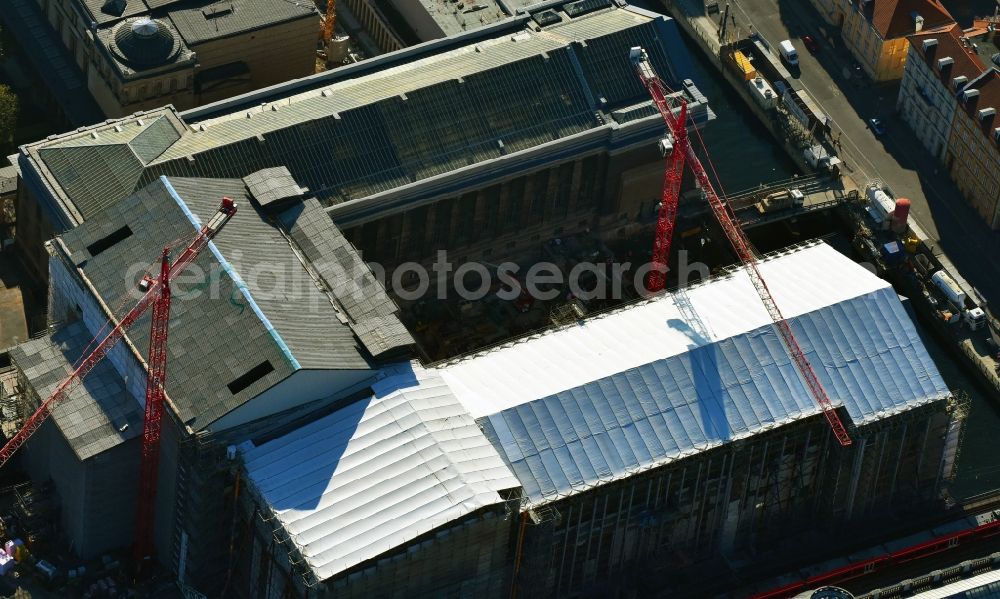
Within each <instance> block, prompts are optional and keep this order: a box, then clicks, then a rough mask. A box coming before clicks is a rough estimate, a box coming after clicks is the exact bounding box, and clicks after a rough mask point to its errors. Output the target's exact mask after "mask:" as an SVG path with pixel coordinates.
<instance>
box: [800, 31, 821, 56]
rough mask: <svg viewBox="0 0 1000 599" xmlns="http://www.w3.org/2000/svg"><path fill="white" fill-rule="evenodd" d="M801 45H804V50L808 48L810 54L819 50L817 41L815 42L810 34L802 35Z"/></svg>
mask: <svg viewBox="0 0 1000 599" xmlns="http://www.w3.org/2000/svg"><path fill="white" fill-rule="evenodd" d="M802 45H804V46H805V47H806V50H809V52H810V53H811V54H815V53H817V52H819V42H817V41H816V39H815V38H813V36H811V35H803V36H802Z"/></svg>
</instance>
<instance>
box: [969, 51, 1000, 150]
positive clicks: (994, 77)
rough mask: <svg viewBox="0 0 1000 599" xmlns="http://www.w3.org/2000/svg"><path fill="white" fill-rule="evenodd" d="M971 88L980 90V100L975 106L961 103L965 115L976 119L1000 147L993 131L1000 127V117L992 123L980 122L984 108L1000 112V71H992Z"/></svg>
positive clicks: (999, 142) (991, 139) (977, 123)
mask: <svg viewBox="0 0 1000 599" xmlns="http://www.w3.org/2000/svg"><path fill="white" fill-rule="evenodd" d="M969 87H970V88H975V89H978V90H979V99H978V100H977V101H976V103H975V104H974V105H967V104H966V103H965V102H961V101H960V102H959V106H961V107H962V108H963V109H964V110H965V113H966V114H968V115H969V117H970V118H973V119H976V125H978V126H979V128H980V129H982V130H983V133H985V134H986V135H987V136H988V137H989V138H990V141H992V142H993V143H994V144H996V145H998V146H1000V141H998V140H997V138H996V137H994V134H993V130H994V129H995V128H997V127H1000V115H996V116H994V117H993V119H992V120H991V121H987V122H986V123H983V122H980V121H979V114H978V113H979V111H980V110H982V109H983V108H994V109H996V110H998V111H1000V71H998V70H997V69H990V70H989V71H988V72H987V73H986V74H985V75H984V76H983V77H982V79H980V80H978V81H975V82H973V83H972V85H970V86H969Z"/></svg>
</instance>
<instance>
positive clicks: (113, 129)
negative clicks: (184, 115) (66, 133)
mask: <svg viewBox="0 0 1000 599" xmlns="http://www.w3.org/2000/svg"><path fill="white" fill-rule="evenodd" d="M180 137H181V134H180V132H179V131H178V126H177V125H175V124H174V121H173V120H171V118H170V117H168V116H166V115H162V114H157V113H153V114H152V115H150V116H149V117H146V118H144V119H135V118H130V119H122V120H120V121H116V122H115V124H114V125H112V126H105V127H101V128H100V129H93V130H88V131H86V132H83V133H81V134H79V135H76V136H73V137H69V138H67V139H59V140H56V141H55V142H54V143H50V144H44V145H42V146H41V147H39V148H38V149H37V150H34V149H31V150H29V152H32V151H36V152H37V155H38V157H39V158H40V159H41V161H42V162H43V164H44V166H45V168H46V169H47V170H48V172H49V173H50V174H51V176H52V177H54V178H55V180H56V181H57V182H58V183H59V185H60V186H61V187H62V189H63V191H64V192H65V193H66V194H67V195H68V196H69V197H71V198H73V203H74V205H75V206H76V208H77V210H79V211H80V213H81V214H82V215H83V217H84V218H85V219H86V218H90V217H92V216H94V215H96V214H97V213H99V212H100V211H101V210H103V209H104V208H106V207H108V206H109V205H111V204H114V203H115V202H117V201H118V200H120V199H121V198H123V197H125V196H127V195H129V194H131V193H132V192H133V191H135V188H136V185H137V184H138V182H139V178H140V177H141V175H142V172H143V165H144V164H145V163H147V162H149V161H150V160H152V159H154V158H156V157H157V156H159V155H160V154H162V153H163V152H164V151H165V150H166V149H167V148H168V147H169V146H170V144H172V143H174V142H176V141H177V140H178V139H180Z"/></svg>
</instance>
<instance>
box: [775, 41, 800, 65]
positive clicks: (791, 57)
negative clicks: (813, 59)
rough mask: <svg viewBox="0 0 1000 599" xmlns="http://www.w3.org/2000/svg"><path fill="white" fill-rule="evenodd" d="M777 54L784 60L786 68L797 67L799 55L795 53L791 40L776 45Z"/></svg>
mask: <svg viewBox="0 0 1000 599" xmlns="http://www.w3.org/2000/svg"><path fill="white" fill-rule="evenodd" d="M778 52H779V53H780V54H781V57H782V58H784V59H785V62H786V63H787V64H788V66H791V67H797V66H799V54H798V52H796V51H795V46H793V45H792V40H782V41H781V43H780V44H778Z"/></svg>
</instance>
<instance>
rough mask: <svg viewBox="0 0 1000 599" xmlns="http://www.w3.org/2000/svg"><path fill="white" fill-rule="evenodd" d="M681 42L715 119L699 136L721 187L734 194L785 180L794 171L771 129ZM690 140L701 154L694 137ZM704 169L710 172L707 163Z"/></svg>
mask: <svg viewBox="0 0 1000 599" xmlns="http://www.w3.org/2000/svg"><path fill="white" fill-rule="evenodd" d="M685 41H686V42H687V46H688V49H689V52H690V54H691V57H692V59H693V60H692V62H693V64H694V73H692V74H691V75H690V77H691V79H692V80H694V82H695V85H697V86H698V89H700V90H701V92H702V93H703V94H705V96H706V97H708V105H709V106H711V108H712V110H713V111H714V112H715V114H716V119H715V120H714V121H712V122H710V123H709V124H708V125H707V126H706V127H705V130H704V131H703V132H702V137H703V138H704V141H705V144H706V145H707V146H708V147H709V148H711V156H712V161H713V162H714V163H715V168H716V170H717V171H718V174H719V179H720V180H721V184H722V188H723V189H724V190H725V191H726V192H728V193H736V192H739V191H742V190H744V189H748V188H750V187H756V186H757V185H759V184H760V183H770V182H773V181H780V180H782V179H788V178H789V177H791V176H792V175H793V174H795V173H797V172H798V170H797V168H796V166H795V164H794V163H793V162H792V161H791V159H790V158H788V156H787V155H786V154H785V152H784V151H783V150H782V149H781V147H780V146H779V145H778V144H777V143H775V141H774V139H773V138H772V137H771V132H770V131H768V130H767V128H766V127H764V125H762V124H761V122H760V121H759V120H757V117H756V116H754V114H753V113H752V112H751V111H750V109H749V108H748V107H747V105H746V104H745V103H744V102H743V99H742V98H741V97H740V96H738V95H737V94H736V92H735V91H733V89H732V88H731V87H730V86H729V84H728V83H727V82H726V81H725V80H724V79H723V78H722V76H721V75H720V74H719V72H718V70H717V69H716V68H715V67H714V66H713V65H712V64H711V63H709V62H708V59H707V58H706V57H705V55H704V54H703V53H702V52H701V50H700V49H698V48H696V47H695V46H694V44H693V43H692V42H691V41H690V40H687V39H685ZM692 141H693V142H694V144H695V147H696V148H698V149H699V154H702V152H701V151H700V150H701V145H700V143H699V142H698V139H697V136H695V137H694V138H693V139H692ZM702 160H703V161H704V154H702ZM705 168H706V169H709V174H710V175H711V168H710V167H709V165H708V164H707V163H706V164H705Z"/></svg>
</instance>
